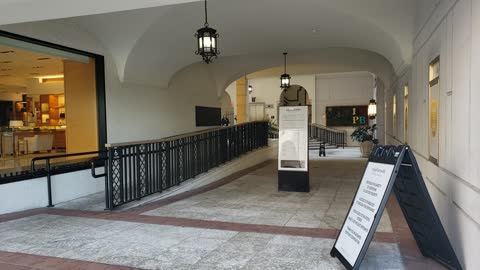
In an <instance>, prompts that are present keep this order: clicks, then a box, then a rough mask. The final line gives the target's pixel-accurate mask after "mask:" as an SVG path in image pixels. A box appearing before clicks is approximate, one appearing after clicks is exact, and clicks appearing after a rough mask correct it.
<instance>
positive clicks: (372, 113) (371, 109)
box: [368, 99, 377, 119]
mask: <svg viewBox="0 0 480 270" xmlns="http://www.w3.org/2000/svg"><path fill="white" fill-rule="evenodd" d="M376 116H377V102H375V99H370V103H369V104H368V117H370V119H375V117H376Z"/></svg>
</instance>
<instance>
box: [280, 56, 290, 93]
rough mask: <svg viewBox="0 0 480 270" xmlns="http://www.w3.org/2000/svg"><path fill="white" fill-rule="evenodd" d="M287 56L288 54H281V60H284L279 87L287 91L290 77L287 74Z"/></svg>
mask: <svg viewBox="0 0 480 270" xmlns="http://www.w3.org/2000/svg"><path fill="white" fill-rule="evenodd" d="M287 54H288V53H286V52H285V53H283V58H284V73H283V74H282V75H281V76H280V87H281V88H283V89H287V88H288V87H290V79H291V77H290V75H288V74H287Z"/></svg>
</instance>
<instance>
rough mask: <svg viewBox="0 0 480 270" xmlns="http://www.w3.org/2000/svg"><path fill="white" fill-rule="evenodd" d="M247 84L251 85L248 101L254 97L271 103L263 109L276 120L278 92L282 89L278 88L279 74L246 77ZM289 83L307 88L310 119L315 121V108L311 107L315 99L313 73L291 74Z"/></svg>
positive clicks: (257, 100)
mask: <svg viewBox="0 0 480 270" xmlns="http://www.w3.org/2000/svg"><path fill="white" fill-rule="evenodd" d="M248 84H249V85H251V86H252V87H253V91H252V93H251V94H249V98H248V101H249V102H251V101H252V99H251V97H256V100H255V102H265V104H273V108H270V109H267V108H266V109H265V114H268V115H269V116H272V115H273V116H275V122H276V121H277V119H278V116H277V112H278V103H279V101H280V94H281V93H282V91H283V90H282V89H281V88H280V76H278V77H263V78H254V79H248ZM291 85H300V86H303V88H305V89H306V90H307V93H308V96H309V99H310V100H311V101H312V117H313V118H312V121H315V108H313V103H314V101H315V75H292V80H291ZM247 111H248V110H247Z"/></svg>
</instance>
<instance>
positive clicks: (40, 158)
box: [30, 151, 106, 173]
mask: <svg viewBox="0 0 480 270" xmlns="http://www.w3.org/2000/svg"><path fill="white" fill-rule="evenodd" d="M105 152H106V151H90V152H81V153H71V154H61V155H53V156H43V157H36V158H32V160H31V161H30V167H31V173H33V172H34V171H35V162H37V161H39V160H51V159H56V158H66V157H76V156H87V155H95V154H100V153H105Z"/></svg>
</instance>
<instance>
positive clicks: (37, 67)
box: [32, 66, 45, 69]
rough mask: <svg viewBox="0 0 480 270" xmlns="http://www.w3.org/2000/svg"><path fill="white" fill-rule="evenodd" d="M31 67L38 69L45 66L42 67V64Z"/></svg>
mask: <svg viewBox="0 0 480 270" xmlns="http://www.w3.org/2000/svg"><path fill="white" fill-rule="evenodd" d="M32 68H34V69H39V68H45V67H43V66H33V67H32Z"/></svg>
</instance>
